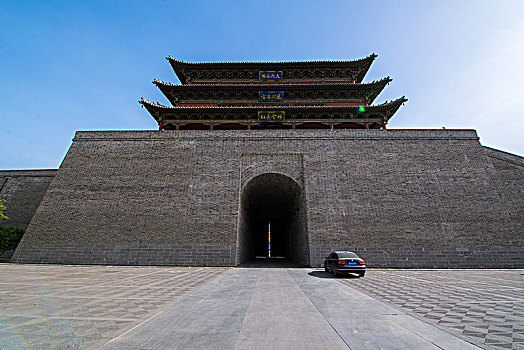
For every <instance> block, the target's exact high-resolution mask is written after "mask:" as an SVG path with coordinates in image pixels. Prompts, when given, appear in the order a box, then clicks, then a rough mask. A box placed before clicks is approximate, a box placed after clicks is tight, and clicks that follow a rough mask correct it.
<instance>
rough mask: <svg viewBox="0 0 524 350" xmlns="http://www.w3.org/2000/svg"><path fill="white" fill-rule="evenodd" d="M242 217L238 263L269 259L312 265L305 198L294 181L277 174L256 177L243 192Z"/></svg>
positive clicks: (240, 219) (238, 244) (240, 221)
mask: <svg viewBox="0 0 524 350" xmlns="http://www.w3.org/2000/svg"><path fill="white" fill-rule="evenodd" d="M239 215H240V218H239V232H238V243H237V263H238V264H242V263H246V262H250V261H253V260H254V259H257V260H260V259H265V260H271V262H272V263H274V262H276V261H277V260H278V261H281V262H282V263H283V264H285V263H294V264H299V265H306V266H309V264H310V262H309V241H308V235H307V225H306V205H305V198H304V193H303V190H302V189H301V188H300V186H299V185H298V184H297V183H296V182H295V181H294V180H292V179H291V178H289V177H287V176H284V175H281V174H273V173H271V174H264V175H260V176H257V177H255V178H254V179H252V180H251V181H250V182H249V183H248V184H247V185H246V186H245V187H244V190H243V191H242V194H241V197H240V212H239ZM270 223H271V258H269V240H268V238H269V237H268V228H269V227H268V226H269V224H270ZM273 265H274V264H273Z"/></svg>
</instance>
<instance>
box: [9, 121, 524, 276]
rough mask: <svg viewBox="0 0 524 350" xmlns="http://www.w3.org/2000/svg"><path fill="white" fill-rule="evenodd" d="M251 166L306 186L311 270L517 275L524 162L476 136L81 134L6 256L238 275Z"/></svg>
mask: <svg viewBox="0 0 524 350" xmlns="http://www.w3.org/2000/svg"><path fill="white" fill-rule="evenodd" d="M289 155H293V157H291V158H290V159H297V157H300V159H301V161H300V162H299V163H297V162H296V161H293V163H292V164H287V163H286V162H285V161H284V160H285V159H287V158H286V157H289ZM499 158H500V157H499ZM246 159H253V160H256V162H254V163H253V162H251V163H253V164H258V165H257V168H256V169H264V168H267V169H270V170H269V171H271V172H276V173H280V174H283V175H286V176H289V177H290V178H292V179H293V178H294V177H296V174H300V176H302V177H303V188H304V194H305V201H306V213H305V215H304V218H305V219H306V220H307V223H306V224H305V225H304V227H305V228H306V229H307V232H306V236H307V237H308V240H309V245H308V246H309V251H310V259H309V261H310V262H311V265H313V266H318V265H320V264H321V263H322V259H323V257H324V256H325V255H326V253H327V252H329V251H330V250H332V249H352V250H355V251H357V253H359V254H360V255H361V256H362V257H363V258H364V259H366V262H367V264H368V266H381V267H386V266H387V267H456V266H458V267H481V266H486V267H524V254H522V247H524V238H523V235H522V222H523V221H524V220H523V215H522V201H523V199H522V191H520V193H517V194H514V193H513V194H512V192H511V191H510V190H509V189H508V188H507V187H508V184H509V183H511V184H512V185H511V186H520V188H522V181H523V180H522V176H520V178H519V175H518V174H519V173H520V174H521V172H522V170H521V169H522V166H521V165H518V164H515V163H518V162H513V163H511V164H512V165H511V166H507V165H506V163H500V164H498V163H497V162H498V161H499V160H500V159H498V158H497V160H495V162H494V158H493V157H491V156H490V155H489V151H487V150H486V149H485V148H483V147H482V146H481V145H480V143H479V141H478V138H477V135H476V133H475V131H473V130H335V131H334V132H332V131H330V130H238V131H218V130H215V131H161V132H160V131H121V132H78V133H77V134H76V137H75V139H74V142H73V144H72V146H71V148H70V150H69V152H68V154H67V155H66V158H65V159H64V161H63V163H62V165H61V167H60V171H59V172H58V174H57V176H56V178H55V181H53V183H52V184H51V186H50V187H49V190H48V191H47V193H46V195H45V197H44V199H43V201H42V204H41V205H40V207H39V208H38V210H37V211H36V214H35V216H34V218H33V220H32V222H31V223H30V225H29V227H28V230H27V232H26V235H25V236H24V238H23V240H22V243H21V245H20V246H19V248H18V249H17V251H16V253H15V256H14V260H15V261H18V262H39V263H46V262H48V263H64V262H67V263H80V264H82V263H95V264H96V263H99V264H104V263H110V264H125V265H164V264H165V265H208V266H210V265H236V263H237V259H236V254H237V247H236V241H237V235H238V232H237V231H238V225H239V216H238V210H239V198H240V192H241V188H242V187H243V184H242V179H241V174H251V173H253V171H255V170H256V169H255V168H253V169H252V168H246V166H250V164H251V163H250V162H246V161H245V160H246ZM517 159H521V157H517ZM500 161H501V162H505V161H504V160H500ZM260 164H262V165H260ZM297 164H298V165H299V166H300V167H301V169H296V167H297ZM512 166H516V167H517V168H516V169H517V170H511V169H513V168H511V167H512ZM519 169H520V170H519ZM515 174H516V175H515ZM255 175H256V174H253V176H255ZM250 176H251V175H250ZM246 181H247V180H246ZM519 208H520V209H519ZM291 248H292V247H291ZM501 255H502V256H503V257H504V256H507V257H508V259H507V260H505V261H504V259H501V258H500V257H501Z"/></svg>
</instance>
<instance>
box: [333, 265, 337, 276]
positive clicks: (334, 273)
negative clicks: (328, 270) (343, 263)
mask: <svg viewBox="0 0 524 350" xmlns="http://www.w3.org/2000/svg"><path fill="white" fill-rule="evenodd" d="M332 272H333V276H335V277H337V276H338V272H337V269H335V268H334V267H333V271H332Z"/></svg>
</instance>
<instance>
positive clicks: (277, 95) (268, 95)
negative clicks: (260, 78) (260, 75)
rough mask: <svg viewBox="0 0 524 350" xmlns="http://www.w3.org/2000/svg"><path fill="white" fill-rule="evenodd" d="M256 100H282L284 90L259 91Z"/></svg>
mask: <svg viewBox="0 0 524 350" xmlns="http://www.w3.org/2000/svg"><path fill="white" fill-rule="evenodd" d="M258 102H284V91H259V92H258Z"/></svg>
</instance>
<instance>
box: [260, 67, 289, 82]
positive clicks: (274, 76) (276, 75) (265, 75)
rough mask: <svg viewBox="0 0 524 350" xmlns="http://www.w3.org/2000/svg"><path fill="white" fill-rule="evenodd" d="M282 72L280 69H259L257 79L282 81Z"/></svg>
mask: <svg viewBox="0 0 524 350" xmlns="http://www.w3.org/2000/svg"><path fill="white" fill-rule="evenodd" d="M283 73H284V72H282V71H281V70H273V71H259V72H258V79H259V80H260V81H282V76H283V75H284V74H283Z"/></svg>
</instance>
